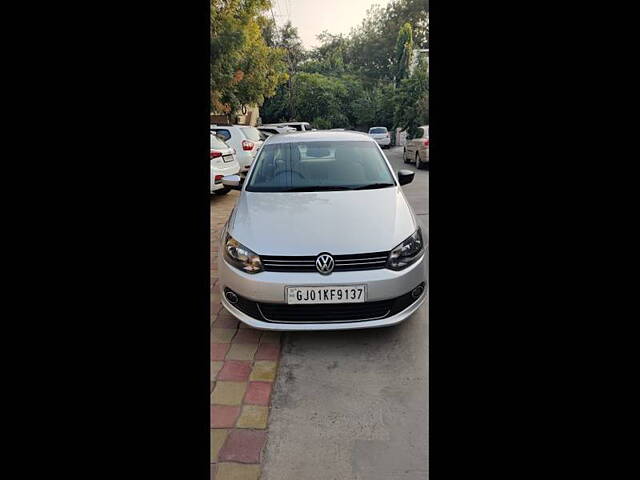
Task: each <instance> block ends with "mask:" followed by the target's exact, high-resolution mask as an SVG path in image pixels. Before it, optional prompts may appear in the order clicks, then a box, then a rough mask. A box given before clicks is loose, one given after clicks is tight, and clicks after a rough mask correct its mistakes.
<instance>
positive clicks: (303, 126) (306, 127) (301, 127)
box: [277, 122, 315, 132]
mask: <svg viewBox="0 0 640 480" xmlns="http://www.w3.org/2000/svg"><path fill="white" fill-rule="evenodd" d="M277 125H278V126H281V127H292V128H295V129H296V131H298V132H311V131H313V130H315V128H311V125H310V124H309V122H285V123H278V124H277Z"/></svg>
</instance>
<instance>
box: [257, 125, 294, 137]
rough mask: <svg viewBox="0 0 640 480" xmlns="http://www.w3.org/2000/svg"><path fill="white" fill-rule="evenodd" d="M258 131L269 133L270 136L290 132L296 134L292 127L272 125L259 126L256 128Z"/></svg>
mask: <svg viewBox="0 0 640 480" xmlns="http://www.w3.org/2000/svg"><path fill="white" fill-rule="evenodd" d="M256 128H257V129H258V130H260V131H261V132H265V133H270V134H272V135H275V134H278V133H292V132H297V130H296V129H295V128H293V127H283V126H281V125H273V124H267V125H261V126H259V127H256Z"/></svg>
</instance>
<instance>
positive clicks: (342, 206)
mask: <svg viewBox="0 0 640 480" xmlns="http://www.w3.org/2000/svg"><path fill="white" fill-rule="evenodd" d="M413 175H414V173H413V172H412V171H409V170H400V171H399V172H398V174H397V175H395V174H394V172H393V170H392V168H391V165H390V164H389V162H388V160H387V159H386V157H385V156H384V153H383V152H382V150H381V149H380V147H379V145H378V144H377V143H376V141H375V140H373V139H372V138H371V137H369V136H368V135H367V134H363V133H358V132H330V131H317V132H306V133H295V134H280V135H274V136H272V137H269V138H268V139H267V141H266V142H265V143H264V145H263V147H262V150H261V152H260V154H259V156H258V157H257V159H256V161H255V162H254V164H253V165H252V167H251V170H250V172H249V174H248V176H247V179H246V181H244V182H243V180H242V178H241V177H239V176H237V175H231V176H227V177H224V178H223V179H222V183H223V184H224V185H226V186H228V187H230V188H235V189H240V190H241V193H240V197H239V199H238V203H237V205H236V207H235V208H234V210H233V211H232V213H231V215H230V217H229V220H228V221H227V224H226V225H225V227H224V229H223V231H222V235H221V238H220V239H219V241H220V251H221V252H222V253H221V255H220V257H219V274H220V288H221V294H222V295H221V296H222V303H223V305H224V307H225V308H226V309H227V310H228V311H229V312H231V314H233V315H234V316H235V317H237V318H238V319H239V320H240V321H242V322H244V323H246V324H248V325H250V326H252V327H254V328H258V329H266V330H344V329H356V328H368V327H383V326H388V325H394V324H397V323H399V322H401V321H403V320H405V319H406V318H408V317H409V316H410V315H411V314H412V313H413V312H415V311H416V310H417V309H418V308H419V307H420V306H421V305H422V303H424V301H425V298H426V293H427V285H426V282H427V271H426V269H427V266H426V265H427V262H426V245H425V241H424V239H423V236H422V232H421V230H420V227H419V224H418V221H417V219H416V217H415V215H414V213H413V211H412V209H411V207H410V206H409V203H408V201H407V199H406V198H405V195H404V193H403V191H402V188H401V185H403V184H406V183H409V182H411V181H412V180H413Z"/></svg>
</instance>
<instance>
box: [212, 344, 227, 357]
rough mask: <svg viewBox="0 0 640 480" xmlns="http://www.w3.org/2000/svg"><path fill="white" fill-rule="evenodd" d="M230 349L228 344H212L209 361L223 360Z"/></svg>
mask: <svg viewBox="0 0 640 480" xmlns="http://www.w3.org/2000/svg"><path fill="white" fill-rule="evenodd" d="M230 347H231V344H230V343H212V344H211V360H224V356H225V355H226V354H227V352H228V351H229V348H230Z"/></svg>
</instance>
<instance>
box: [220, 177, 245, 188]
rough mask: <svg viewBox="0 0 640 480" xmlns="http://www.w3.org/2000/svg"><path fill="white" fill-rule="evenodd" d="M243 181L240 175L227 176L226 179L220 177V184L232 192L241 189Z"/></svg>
mask: <svg viewBox="0 0 640 480" xmlns="http://www.w3.org/2000/svg"><path fill="white" fill-rule="evenodd" d="M243 181H244V179H243V178H242V177H241V176H240V175H227V176H226V177H222V184H223V185H224V186H225V187H229V188H231V189H232V190H240V189H242V182H243Z"/></svg>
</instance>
